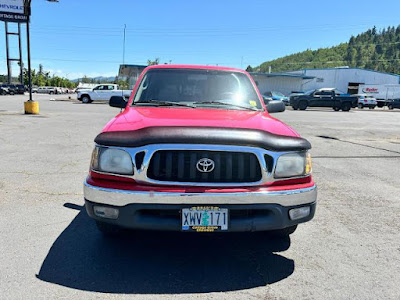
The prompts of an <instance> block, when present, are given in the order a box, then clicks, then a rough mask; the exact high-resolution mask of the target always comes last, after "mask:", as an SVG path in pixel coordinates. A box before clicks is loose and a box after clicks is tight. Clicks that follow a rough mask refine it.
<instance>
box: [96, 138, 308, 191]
mask: <svg viewBox="0 0 400 300" xmlns="http://www.w3.org/2000/svg"><path fill="white" fill-rule="evenodd" d="M96 147H103V148H115V149H121V150H124V151H126V152H128V153H129V154H130V155H131V157H132V161H133V162H134V161H135V160H134V158H135V155H136V154H137V153H139V152H144V153H145V155H144V158H143V163H142V166H141V168H140V169H137V167H136V165H134V175H129V176H127V175H124V176H123V177H128V178H132V179H134V180H135V181H136V182H137V183H139V184H153V185H166V186H204V187H251V186H259V185H262V184H264V183H267V182H269V183H270V182H274V181H277V179H275V178H274V176H273V173H274V170H275V165H276V162H277V159H278V157H279V156H281V155H284V154H287V153H291V152H288V151H286V152H274V151H269V150H264V149H261V148H256V147H248V146H231V145H208V144H190V145H189V144H151V145H147V146H143V147H138V148H128V147H113V146H102V145H96ZM158 150H195V151H202V150H203V151H217V152H224V151H226V152H245V153H252V154H254V155H255V156H256V157H257V159H258V162H259V164H260V167H261V175H262V178H261V180H259V181H257V182H239V183H213V182H176V181H158V180H153V179H151V178H148V177H147V171H148V168H149V165H150V161H151V158H152V157H153V155H154V153H155V152H156V151H158ZM264 155H269V156H270V157H272V161H273V166H272V168H271V167H270V168H268V167H267V165H266V162H265V159H264ZM268 169H269V170H270V172H269V171H268ZM93 172H96V171H93ZM97 173H101V172H97ZM102 174H105V173H102ZM107 174H109V175H116V176H121V175H118V174H110V173H107ZM301 177H303V176H301Z"/></svg>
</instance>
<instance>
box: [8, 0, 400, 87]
mask: <svg viewBox="0 0 400 300" xmlns="http://www.w3.org/2000/svg"><path fill="white" fill-rule="evenodd" d="M399 11H400V1H398V0H387V1H383V2H380V3H379V2H377V1H371V0H364V1H349V0H347V1H341V0H336V1H320V0H319V1H314V0H312V1H265V0H264V1H263V0H247V1H241V0H230V1H227V0H218V1H217V0H201V1H192V0H170V1H169V0H147V1H137V0H136V1H131V0H114V1H104V0H80V1H78V0H60V2H59V3H50V2H47V1H45V0H33V1H32V22H31V44H32V63H33V68H37V67H38V64H39V63H42V64H43V65H44V67H45V69H46V70H50V71H51V72H52V73H54V74H56V75H59V76H67V77H68V78H70V79H74V78H77V77H81V76H83V75H87V76H99V75H104V76H114V75H116V74H117V73H118V68H119V64H120V63H122V43H123V28H124V24H126V27H127V31H126V33H127V35H126V55H125V63H127V64H129V63H130V64H146V62H147V59H154V58H156V57H159V58H160V60H161V62H162V63H164V62H169V61H170V60H171V61H172V63H176V64H210V65H216V64H218V65H224V66H231V67H237V68H241V67H243V68H246V66H247V65H249V64H250V65H252V66H255V65H258V64H260V63H262V62H264V61H266V60H270V59H274V58H278V57H281V56H284V55H287V54H291V53H295V52H299V51H303V50H305V49H308V48H310V49H317V48H320V47H329V46H333V45H336V44H338V43H340V42H345V41H347V40H348V39H349V38H350V36H351V35H356V34H358V33H361V32H363V31H365V30H367V29H368V28H371V27H372V26H374V25H375V26H377V27H378V28H382V27H386V26H397V25H399V24H400V19H399ZM14 26H15V25H14ZM23 30H24V32H25V27H23ZM0 34H1V36H2V37H3V38H0V49H1V51H0V59H1V61H0V73H2V74H4V73H5V72H6V60H5V38H4V25H2V26H0ZM23 38H24V39H25V35H24V37H23ZM23 45H24V53H23V55H24V59H26V51H25V42H24V43H23ZM16 51H17V41H16V39H14V40H12V41H11V53H12V54H14V56H15V55H17V54H16V53H17V52H16ZM13 72H14V75H17V73H18V69H17V66H16V65H15V66H14V68H13Z"/></svg>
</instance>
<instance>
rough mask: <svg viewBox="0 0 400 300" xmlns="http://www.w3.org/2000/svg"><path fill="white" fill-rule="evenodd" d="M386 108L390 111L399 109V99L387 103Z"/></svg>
mask: <svg viewBox="0 0 400 300" xmlns="http://www.w3.org/2000/svg"><path fill="white" fill-rule="evenodd" d="M387 107H388V108H389V109H390V110H392V109H393V108H400V98H399V99H393V100H392V101H391V102H389V103H388V105H387Z"/></svg>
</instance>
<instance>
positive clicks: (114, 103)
mask: <svg viewBox="0 0 400 300" xmlns="http://www.w3.org/2000/svg"><path fill="white" fill-rule="evenodd" d="M109 104H110V106H111V107H118V108H125V107H126V104H127V102H126V101H125V99H124V97H122V96H112V97H111V98H110V101H109Z"/></svg>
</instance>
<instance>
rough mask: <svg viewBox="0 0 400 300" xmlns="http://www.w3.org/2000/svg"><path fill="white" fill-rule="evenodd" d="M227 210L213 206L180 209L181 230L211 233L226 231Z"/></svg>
mask: <svg viewBox="0 0 400 300" xmlns="http://www.w3.org/2000/svg"><path fill="white" fill-rule="evenodd" d="M228 219H229V215H228V209H227V208H219V207H213V206H205V207H202V206H200V207H191V208H183V209H182V230H185V231H197V232H213V231H219V230H228Z"/></svg>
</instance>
